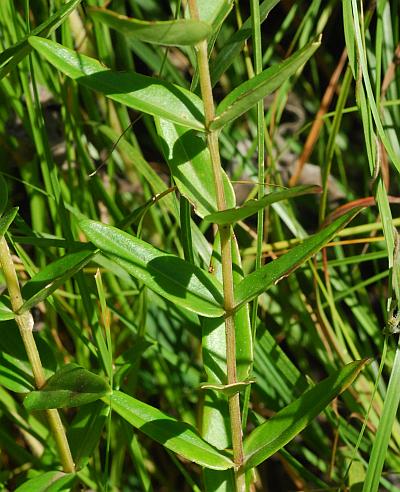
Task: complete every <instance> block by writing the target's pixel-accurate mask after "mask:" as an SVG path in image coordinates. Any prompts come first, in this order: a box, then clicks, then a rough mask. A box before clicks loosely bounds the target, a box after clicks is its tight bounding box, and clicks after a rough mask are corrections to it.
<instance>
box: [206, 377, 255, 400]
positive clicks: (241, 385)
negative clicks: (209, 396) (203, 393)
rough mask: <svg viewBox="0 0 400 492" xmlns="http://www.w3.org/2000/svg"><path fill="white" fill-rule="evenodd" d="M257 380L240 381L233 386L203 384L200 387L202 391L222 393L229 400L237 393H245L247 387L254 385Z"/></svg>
mask: <svg viewBox="0 0 400 492" xmlns="http://www.w3.org/2000/svg"><path fill="white" fill-rule="evenodd" d="M254 382H255V379H247V380H246V381H239V382H237V383H232V384H210V383H202V384H201V385H200V389H202V390H214V391H217V392H218V393H222V394H223V395H224V396H226V397H227V398H229V397H231V396H233V395H234V394H235V393H239V392H240V391H243V390H244V389H245V388H246V386H248V385H249V384H251V383H254Z"/></svg>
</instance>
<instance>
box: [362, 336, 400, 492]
mask: <svg viewBox="0 0 400 492" xmlns="http://www.w3.org/2000/svg"><path fill="white" fill-rule="evenodd" d="M399 384H400V347H399V343H398V344H397V348H396V355H395V358H394V363H393V367H392V372H391V374H390V379H389V385H388V389H387V392H386V396H385V401H384V403H383V410H382V413H381V415H380V420H379V424H378V429H377V431H376V434H375V438H374V440H373V445H372V451H371V454H370V456H369V462H368V468H367V473H366V476H365V482H364V486H363V489H362V491H363V492H377V490H378V489H379V481H380V478H381V476H382V470H383V465H384V463H385V459H386V456H387V450H388V445H389V441H390V437H391V435H392V431H393V424H394V422H395V420H396V414H397V412H398V409H399V402H400V392H399Z"/></svg>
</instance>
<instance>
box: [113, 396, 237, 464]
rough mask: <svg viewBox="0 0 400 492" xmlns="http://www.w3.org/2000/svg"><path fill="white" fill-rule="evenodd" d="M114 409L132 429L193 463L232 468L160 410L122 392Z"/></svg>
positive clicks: (188, 428) (194, 433) (191, 431)
mask: <svg viewBox="0 0 400 492" xmlns="http://www.w3.org/2000/svg"><path fill="white" fill-rule="evenodd" d="M111 408H112V409H113V411H114V412H116V413H118V414H119V415H120V416H121V417H122V418H124V419H125V420H127V421H128V422H129V423H130V424H131V425H133V427H136V428H137V429H139V430H141V431H142V432H143V433H144V434H146V435H148V436H149V437H151V438H152V439H154V440H155V441H157V442H159V443H160V444H162V445H163V446H165V447H166V448H168V449H170V450H171V451H174V452H175V453H177V454H179V455H181V456H183V457H184V458H186V459H188V460H190V461H192V462H194V463H197V464H199V465H201V466H204V467H207V468H212V469H213V470H227V469H228V468H232V467H233V462H232V460H231V459H230V458H229V457H227V456H225V455H224V454H222V453H220V452H219V451H218V450H217V449H216V448H214V447H213V446H211V445H210V444H208V443H207V442H206V441H204V439H202V438H201V437H200V436H199V434H198V433H197V431H196V430H195V429H194V428H193V427H192V426H190V425H189V424H186V423H185V422H179V421H178V420H175V419H173V418H172V417H170V416H169V415H167V414H165V413H164V412H161V410H158V409H157V408H154V407H151V406H150V405H147V404H146V403H143V402H141V401H139V400H136V399H135V398H132V397H131V396H128V395H126V394H124V393H121V392H120V391H114V392H113V394H112V395H111Z"/></svg>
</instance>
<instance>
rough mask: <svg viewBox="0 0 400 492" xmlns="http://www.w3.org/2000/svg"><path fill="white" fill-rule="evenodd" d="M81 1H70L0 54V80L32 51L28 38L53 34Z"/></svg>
mask: <svg viewBox="0 0 400 492" xmlns="http://www.w3.org/2000/svg"><path fill="white" fill-rule="evenodd" d="M81 1H82V0H71V1H70V2H68V3H66V4H65V5H63V6H62V7H61V8H60V9H59V10H58V11H57V12H55V13H54V14H53V15H52V16H51V17H49V18H48V19H47V20H46V21H45V22H43V23H42V24H40V26H37V27H36V28H35V29H33V31H31V32H30V34H28V35H27V36H25V37H24V38H22V39H21V40H20V41H18V43H16V44H15V45H14V46H11V47H10V48H7V49H6V50H4V51H3V52H2V53H1V54H0V67H1V68H0V80H1V79H2V78H3V77H5V76H6V75H7V74H8V73H10V71H11V70H12V69H13V68H14V67H15V66H16V65H17V64H18V63H19V62H20V61H21V60H22V59H24V58H25V56H27V55H29V53H30V52H31V51H32V48H31V46H30V45H29V42H28V39H29V36H41V37H47V36H49V35H50V34H51V33H52V32H54V31H55V30H56V29H57V27H58V26H59V25H60V24H62V22H63V21H64V20H65V19H66V18H67V17H68V16H69V14H70V13H71V12H72V11H73V10H74V9H75V8H76V7H77V6H78V5H79V4H80V3H81Z"/></svg>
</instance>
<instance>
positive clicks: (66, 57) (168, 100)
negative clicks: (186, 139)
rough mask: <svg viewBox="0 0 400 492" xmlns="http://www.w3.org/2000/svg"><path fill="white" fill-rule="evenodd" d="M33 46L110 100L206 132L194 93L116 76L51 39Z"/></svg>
mask: <svg viewBox="0 0 400 492" xmlns="http://www.w3.org/2000/svg"><path fill="white" fill-rule="evenodd" d="M29 43H30V44H31V45H32V46H33V47H34V48H35V50H37V51H38V52H39V53H40V54H41V55H42V56H43V57H44V58H45V59H46V60H47V61H49V62H50V63H51V64H52V65H54V66H55V67H56V68H57V69H58V70H60V72H62V73H64V74H65V75H67V76H68V77H70V78H72V79H74V80H77V81H78V82H79V83H80V84H82V85H84V86H85V87H88V88H89V89H92V90H95V91H98V92H102V93H103V94H105V95H106V96H107V97H109V98H110V99H113V100H114V101H117V102H119V103H122V104H125V105H126V106H128V107H130V108H133V109H136V110H138V111H143V112H144V113H148V114H151V115H154V116H160V117H162V118H166V119H167V120H170V121H173V122H174V123H178V124H179V125H182V126H187V127H189V128H193V129H195V130H203V131H204V116H203V106H202V102H201V100H200V99H199V98H198V97H197V96H196V95H195V94H193V93H192V92H189V91H188V90H186V89H183V88H182V87H179V86H177V85H173V84H169V83H167V82H163V81H162V80H160V79H156V78H153V77H147V76H146V75H140V74H138V73H136V72H113V71H112V70H110V69H108V68H107V67H105V66H104V65H102V64H101V63H100V62H99V61H97V60H95V59H93V58H90V57H88V56H86V55H82V54H80V53H78V52H76V51H73V50H70V49H68V48H66V47H64V46H62V45H61V44H58V43H55V42H54V41H49V40H48V39H43V38H38V37H31V38H29Z"/></svg>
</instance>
